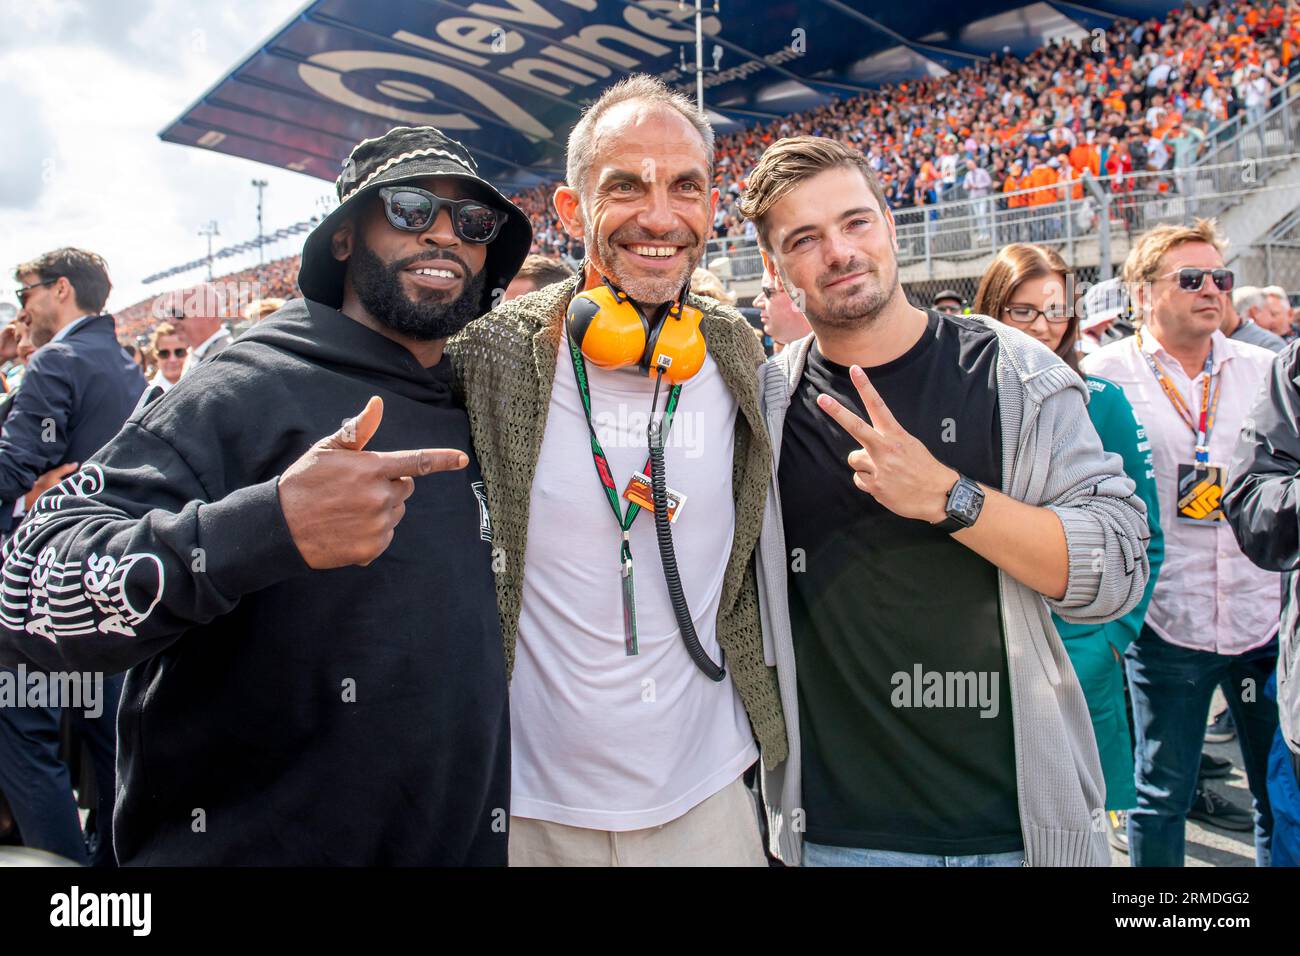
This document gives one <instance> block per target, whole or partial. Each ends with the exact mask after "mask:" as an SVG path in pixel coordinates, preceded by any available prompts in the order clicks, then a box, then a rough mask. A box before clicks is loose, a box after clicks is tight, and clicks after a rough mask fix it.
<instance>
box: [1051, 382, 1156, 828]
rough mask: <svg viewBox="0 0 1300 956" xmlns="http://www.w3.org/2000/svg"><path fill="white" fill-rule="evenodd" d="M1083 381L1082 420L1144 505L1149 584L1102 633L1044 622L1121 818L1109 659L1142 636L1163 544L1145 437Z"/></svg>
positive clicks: (1126, 800) (1126, 774) (1117, 725)
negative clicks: (1064, 663)
mask: <svg viewBox="0 0 1300 956" xmlns="http://www.w3.org/2000/svg"><path fill="white" fill-rule="evenodd" d="M1084 381H1085V382H1086V383H1087V386H1088V395H1089V400H1088V417H1089V418H1091V419H1092V425H1093V427H1094V428H1096V429H1097V434H1098V435H1100V436H1101V444H1102V447H1103V448H1105V449H1106V451H1109V452H1114V453H1115V454H1117V455H1119V456H1120V457H1121V458H1123V459H1124V473H1125V474H1126V475H1128V476H1129V477H1130V478H1132V479H1133V483H1134V484H1135V485H1137V494H1138V497H1139V498H1141V499H1142V500H1143V501H1145V502H1146V506H1147V519H1148V521H1149V522H1150V524H1151V542H1150V544H1149V545H1148V546H1147V559H1148V560H1149V561H1150V562H1151V577H1150V580H1148V581H1147V586H1146V590H1145V591H1144V592H1143V594H1142V600H1141V602H1139V603H1138V606H1137V607H1135V608H1134V609H1133V610H1132V611H1130V612H1129V613H1128V614H1126V615H1124V616H1123V617H1121V618H1119V619H1118V620H1115V621H1111V622H1110V623H1109V624H1102V625H1095V624H1070V623H1067V622H1065V621H1062V620H1061V619H1060V618H1059V617H1057V616H1056V615H1052V621H1053V623H1055V624H1056V630H1057V632H1058V633H1059V634H1060V635H1061V639H1062V640H1063V641H1064V642H1065V651H1066V653H1067V654H1069V656H1070V663H1071V664H1073V665H1074V672H1075V674H1077V675H1078V677H1079V683H1080V684H1081V685H1082V686H1083V695H1084V697H1086V698H1087V700H1088V713H1089V715H1090V716H1091V717H1092V729H1093V733H1095V734H1096V736H1097V751H1098V753H1099V754H1100V756H1101V770H1102V775H1103V776H1104V777H1105V779H1106V809H1107V810H1128V809H1130V808H1132V807H1134V806H1136V805H1137V789H1136V787H1135V786H1134V783H1133V751H1132V748H1131V745H1130V742H1129V729H1128V718H1127V717H1126V716H1125V713H1124V664H1123V662H1122V661H1120V660H1118V659H1116V657H1115V653H1116V652H1118V653H1119V654H1121V655H1122V654H1123V653H1124V651H1125V650H1127V649H1128V646H1129V644H1130V643H1132V641H1133V640H1134V639H1135V638H1136V637H1137V636H1138V631H1139V630H1141V628H1142V621H1143V619H1144V618H1145V617H1146V613H1147V604H1149V603H1150V601H1151V592H1152V591H1153V590H1155V586H1156V576H1157V574H1158V573H1159V571H1160V564H1161V562H1162V561H1163V560H1164V556H1165V543H1164V536H1163V535H1162V534H1161V531H1160V505H1159V503H1158V502H1157V500H1156V483H1155V476H1154V474H1153V472H1152V465H1151V445H1150V443H1149V441H1148V440H1147V436H1146V430H1145V429H1144V428H1143V426H1142V423H1141V422H1139V421H1138V419H1137V416H1136V415H1135V414H1134V413H1133V406H1132V405H1130V404H1129V401H1128V399H1127V398H1125V397H1124V391H1123V389H1121V388H1120V387H1119V386H1118V385H1115V384H1114V383H1112V382H1108V381H1106V380H1105V379H1104V378H1096V377H1095V376H1092V375H1089V376H1087V377H1086V378H1085V379H1084ZM1112 648H1114V650H1112Z"/></svg>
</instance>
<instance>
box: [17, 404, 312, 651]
mask: <svg viewBox="0 0 1300 956" xmlns="http://www.w3.org/2000/svg"><path fill="white" fill-rule="evenodd" d="M142 418H144V420H146V421H147V420H148V417H147V412H137V413H136V416H133V418H132V420H131V421H128V422H127V424H126V425H125V426H124V428H123V429H122V431H121V432H120V433H119V434H118V435H117V436H116V437H115V438H114V439H113V440H112V441H110V442H109V443H108V444H107V445H105V446H104V447H103V448H102V449H101V450H100V451H99V452H98V453H96V454H95V455H94V456H93V457H92V458H91V459H90V460H89V461H88V462H87V463H86V464H85V465H84V466H83V467H82V468H81V469H80V470H79V471H78V472H77V473H76V474H74V475H71V476H69V477H68V478H67V479H65V480H64V481H63V482H62V483H60V484H59V485H57V486H56V487H55V488H52V489H50V491H49V492H47V493H46V494H44V495H42V496H41V498H40V499H39V500H38V501H37V503H36V506H35V507H34V508H33V509H32V511H31V512H30V513H29V514H28V515H27V516H26V518H25V519H24V521H23V522H22V524H21V525H20V526H19V528H18V529H17V531H16V532H15V533H14V535H13V536H12V537H11V538H10V539H9V540H8V541H7V542H6V543H5V546H4V550H3V559H4V567H3V575H4V582H3V587H2V588H0V664H8V665H16V664H18V663H23V662H25V663H28V664H32V665H35V666H37V667H42V668H45V669H60V668H66V669H72V670H91V669H93V670H104V671H107V672H116V671H121V670H125V669H127V668H129V667H131V666H133V665H135V664H137V663H139V662H141V661H143V660H146V659H147V658H149V657H151V656H153V655H154V654H156V653H158V652H159V651H161V650H162V649H163V648H165V647H167V645H169V644H170V643H172V642H173V641H175V640H176V639H177V638H178V637H180V636H181V635H182V634H184V633H185V631H186V630H188V629H189V628H191V627H193V626H196V625H200V624H205V623H207V622H209V621H211V620H213V619H214V618H216V617H218V616H219V615H222V614H225V613H227V612H229V611H230V610H231V609H232V608H233V607H234V606H235V605H236V603H237V602H238V601H239V599H240V597H241V596H243V595H244V594H247V593H249V592H251V591H255V590H257V589H259V588H262V587H266V586H267V585H270V584H273V583H275V582H277V581H279V580H283V579H285V578H287V577H289V576H291V575H294V574H298V573H301V572H302V571H305V570H307V565H306V563H305V562H304V561H303V560H302V556H301V555H300V554H299V552H298V549H297V547H296V546H295V545H294V543H293V539H292V536H291V535H290V533H289V529H288V526H287V524H286V523H285V520H284V513H283V511H282V510H281V508H280V500H279V494H278V491H277V483H278V480H279V478H278V476H277V477H275V478H271V479H269V480H266V481H263V482H261V483H258V484H251V485H248V486H246V487H240V488H236V489H234V490H231V491H230V492H229V493H227V494H224V495H220V496H218V495H214V494H212V493H210V490H209V489H208V488H205V487H204V485H203V483H202V482H201V481H200V480H199V478H198V476H197V475H196V473H195V470H194V469H193V468H192V467H191V466H190V464H189V462H188V461H187V460H186V458H185V456H184V455H182V454H181V453H180V452H179V451H178V450H177V449H176V447H175V446H174V445H173V443H172V442H170V441H168V440H167V439H165V438H163V437H161V435H160V434H158V433H156V432H155V431H153V430H151V429H150V428H149V427H146V426H145V425H144V424H142V421H141V419H142ZM191 424H192V426H193V428H194V430H195V431H196V432H201V431H202V426H201V424H200V423H199V422H197V421H192V422H191ZM188 437H189V438H193V439H196V441H197V444H195V443H192V442H187V446H188V447H202V445H203V443H204V441H205V439H206V438H209V437H212V436H205V435H203V434H196V435H191V436H188ZM207 447H209V448H210V449H215V448H217V447H220V446H219V445H208V446H207Z"/></svg>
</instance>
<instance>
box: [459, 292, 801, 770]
mask: <svg viewBox="0 0 1300 956" xmlns="http://www.w3.org/2000/svg"><path fill="white" fill-rule="evenodd" d="M576 286H577V278H576V277H575V278H573V279H570V280H568V281H566V282H560V283H556V284H554V285H550V286H546V287H545V288H542V289H539V290H538V291H536V292H532V293H530V294H528V295H525V296H523V297H521V298H518V299H514V300H512V301H510V302H507V303H505V304H503V305H500V306H498V307H497V308H495V309H493V310H492V311H491V312H489V313H488V314H487V315H485V316H483V317H482V318H481V319H478V320H476V321H474V322H471V323H470V324H469V326H467V327H466V329H465V330H464V331H463V332H461V333H460V334H459V335H457V336H456V337H455V338H453V339H452V340H451V341H450V342H449V343H448V344H447V351H448V353H449V354H450V355H451V356H452V364H453V367H454V368H455V370H456V382H457V387H458V389H459V390H460V391H461V393H462V395H463V396H464V399H465V404H466V405H467V407H468V409H469V422H470V431H471V434H472V435H473V439H474V451H475V453H476V454H477V455H478V461H479V466H480V468H481V469H482V472H483V481H484V483H485V485H486V486H487V497H488V506H489V508H490V510H491V515H492V537H493V545H494V549H495V550H494V561H493V569H494V571H495V572H496V588H497V606H498V609H499V611H500V614H501V636H502V640H503V642H504V644H505V657H506V674H507V677H508V676H509V675H511V674H512V673H513V671H514V664H515V638H516V636H517V635H518V633H519V609H520V603H521V601H522V597H523V589H524V573H525V568H524V551H525V546H526V544H527V536H528V505H529V500H530V494H531V490H532V483H533V475H534V474H535V473H536V470H537V460H538V457H539V456H540V455H541V450H542V435H543V433H544V432H545V430H546V415H547V412H548V411H549V410H550V402H551V387H552V386H553V385H554V379H555V363H556V357H557V354H558V351H557V350H558V349H559V347H560V341H561V338H562V335H563V329H564V313H565V310H566V309H567V308H568V304H569V300H570V298H571V297H572V296H573V293H574V290H575V288H576ZM688 301H689V303H690V304H691V305H693V306H695V307H696V308H698V309H700V310H701V311H702V312H703V313H704V320H703V322H702V323H701V326H700V328H701V330H702V331H703V333H704V337H705V341H706V342H707V343H708V350H709V354H710V355H711V356H713V361H714V362H715V363H716V364H717V366H718V370H719V372H720V373H721V374H722V378H723V380H724V381H725V382H726V384H727V387H728V388H729V389H730V391H731V393H732V394H733V395H734V396H735V397H736V401H737V402H738V403H739V406H740V413H739V414H738V415H737V416H736V436H735V457H734V462H733V466H732V488H733V496H734V499H735V503H736V530H735V536H734V538H733V541H732V546H731V556H730V558H728V560H727V569H726V574H725V575H724V577H723V582H722V600H721V604H720V605H719V607H718V620H717V633H718V643H719V644H720V645H721V646H722V649H723V650H724V651H725V652H726V655H727V668H728V670H729V671H730V672H731V678H732V680H733V681H734V682H735V684H736V689H737V690H738V691H739V693H740V699H741V702H742V703H743V704H744V706H745V711H746V713H747V714H748V715H749V721H750V724H751V725H752V727H753V730H754V736H755V737H756V738H757V740H758V743H759V746H760V748H761V751H762V754H763V762H764V764H765V765H766V766H767V767H768V768H769V769H770V768H772V767H774V766H776V765H777V764H778V763H780V762H781V761H782V760H784V759H785V757H786V754H787V753H788V748H787V745H786V736H785V715H784V714H783V712H782V710H781V698H780V695H779V693H778V691H777V683H776V670H775V668H772V667H768V666H767V665H766V664H765V663H764V661H763V633H762V624H761V622H760V619H759V608H758V586H757V583H756V579H755V576H754V549H755V546H756V544H757V542H758V534H759V530H760V529H761V527H762V524H763V507H764V503H765V501H766V498H767V492H768V483H769V482H770V481H771V480H772V465H771V462H772V458H771V444H770V441H769V439H768V435H767V430H766V428H765V426H764V425H763V416H762V414H761V412H760V411H759V407H758V373H757V368H758V366H759V365H760V364H762V362H763V350H762V349H761V348H760V347H759V344H758V341H757V339H756V337H755V336H754V333H753V332H752V331H751V330H750V327H749V324H748V323H747V322H746V321H745V320H744V318H743V317H742V316H741V315H740V314H739V313H738V312H736V311H735V310H734V309H730V308H728V307H726V306H723V305H720V304H719V303H717V302H716V301H714V300H713V299H708V298H699V297H696V296H691V297H690V298H689V299H688ZM593 502H594V503H593V505H592V506H593V507H598V506H600V504H601V502H599V501H598V500H597V499H595V498H593Z"/></svg>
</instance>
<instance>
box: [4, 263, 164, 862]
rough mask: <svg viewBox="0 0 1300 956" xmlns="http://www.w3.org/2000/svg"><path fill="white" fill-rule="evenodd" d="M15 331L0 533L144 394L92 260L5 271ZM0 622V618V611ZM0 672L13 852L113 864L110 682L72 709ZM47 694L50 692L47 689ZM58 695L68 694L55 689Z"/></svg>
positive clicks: (113, 699)
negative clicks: (17, 372) (9, 700)
mask: <svg viewBox="0 0 1300 956" xmlns="http://www.w3.org/2000/svg"><path fill="white" fill-rule="evenodd" d="M14 278H16V279H17V280H18V282H19V284H20V288H19V290H18V301H19V303H20V304H21V305H22V312H20V313H19V315H18V319H17V321H18V322H22V323H28V325H29V330H28V331H29V334H30V336H31V340H32V344H33V345H35V346H36V347H37V350H36V352H35V353H33V354H32V357H31V359H30V361H29V362H28V363H27V371H26V373H25V375H24V376H23V382H22V385H21V387H20V388H19V389H18V392H17V394H16V395H15V396H14V399H13V404H12V407H11V408H10V410H9V414H8V416H7V417H6V418H5V419H4V424H3V427H2V428H0V531H3V532H5V533H8V532H9V531H12V530H13V527H14V526H15V525H16V524H17V522H18V520H19V515H18V512H21V510H22V506H21V504H20V505H18V506H17V507H15V502H22V500H23V498H24V496H25V495H26V494H27V493H28V491H30V490H31V489H32V488H33V487H34V486H36V485H37V482H38V480H39V479H40V478H41V477H42V476H43V475H45V474H46V473H47V472H51V471H52V470H54V469H56V468H59V467H60V466H65V465H69V464H74V465H75V463H78V462H82V461H85V460H86V459H87V458H88V457H89V456H90V455H92V454H93V453H94V452H96V451H97V450H98V449H99V448H100V446H101V445H104V444H106V443H107V442H108V440H109V439H110V438H112V437H113V436H114V435H116V434H117V432H118V431H119V430H120V429H121V427H122V424H123V423H124V422H125V421H126V419H127V416H129V415H130V414H131V411H132V410H133V409H134V407H135V404H136V401H137V400H138V399H139V397H140V394H141V393H142V392H143V391H144V388H145V381H144V376H143V375H142V374H141V373H140V369H139V366H137V365H136V364H135V363H134V362H133V361H131V358H130V356H128V355H127V354H126V352H124V351H123V350H122V347H121V346H120V345H119V344H118V342H117V336H116V332H115V328H114V323H113V317H112V316H111V315H106V314H102V312H101V310H102V309H103V307H104V303H105V302H106V301H107V300H108V292H109V289H110V288H111V283H110V282H109V278H108V269H107V267H106V266H105V264H104V260H103V259H101V258H100V257H99V256H97V255H95V254H94V253H93V252H86V251H83V250H80V249H58V250H55V251H54V252H49V253H46V254H45V255H43V256H41V257H39V258H37V259H34V260H32V261H31V262H27V263H24V264H22V265H20V266H19V267H18V268H17V269H16V270H14ZM0 613H3V608H2V607H0ZM31 676H32V675H31V671H30V669H29V671H28V673H27V674H26V675H22V674H20V673H19V672H16V671H8V672H7V674H3V673H0V679H7V680H8V681H9V682H10V683H11V684H12V685H13V686H15V687H17V689H18V692H17V694H16V695H15V698H16V700H15V703H14V706H3V705H0V790H3V791H4V793H5V795H6V797H7V798H8V800H9V803H10V805H11V807H12V808H13V814H14V818H15V819H16V820H17V822H18V827H19V830H20V831H21V832H22V836H23V841H24V842H25V843H26V844H27V845H28V846H32V847H38V848H40V849H44V850H49V851H50V852H53V853H58V854H60V855H62V856H65V857H68V858H69V859H72V860H76V861H78V862H81V863H93V864H96V865H112V864H113V849H112V819H113V796H114V760H115V754H116V737H115V724H116V719H117V699H118V697H119V695H120V693H121V681H122V678H121V676H120V675H118V676H111V677H107V678H105V677H104V676H103V675H94V676H91V677H90V682H89V683H86V682H85V681H82V682H81V684H82V686H83V687H84V688H88V689H93V690H92V693H94V699H93V701H84V700H83V701H81V702H80V703H81V704H82V705H84V706H80V707H76V708H74V706H73V705H72V704H71V703H70V702H69V701H63V700H61V699H60V700H52V699H49V697H48V696H46V697H44V698H43V699H39V700H38V699H36V698H35V697H34V696H32V695H31V694H30V693H25V690H26V688H27V685H29V684H30V682H31ZM46 683H47V685H48V686H49V687H51V688H53V687H54V686H56V681H55V680H54V679H53V678H50V679H48V680H47V681H46ZM62 686H63V687H64V688H66V687H68V684H67V683H66V682H62ZM63 706H67V707H68V709H69V712H70V713H71V714H72V715H73V722H74V724H75V725H77V726H78V728H79V730H80V731H81V733H82V735H83V737H84V739H85V740H86V742H87V743H88V744H89V746H90V750H91V754H92V758H93V761H94V766H95V783H96V792H97V795H98V801H97V804H96V807H95V821H94V823H95V825H94V832H93V836H92V840H91V845H90V847H89V849H88V848H87V845H86V844H85V842H83V839H82V833H81V826H80V821H79V819H78V816H77V807H76V804H75V802H74V801H73V796H72V786H71V782H70V779H69V774H68V769H67V767H66V766H64V764H63V763H62V762H61V761H60V760H59V721H60V712H61V709H62V707H63Z"/></svg>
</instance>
